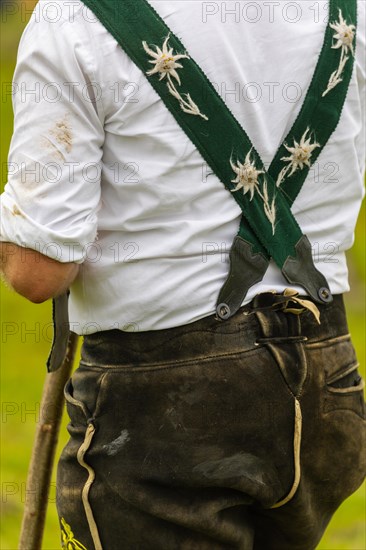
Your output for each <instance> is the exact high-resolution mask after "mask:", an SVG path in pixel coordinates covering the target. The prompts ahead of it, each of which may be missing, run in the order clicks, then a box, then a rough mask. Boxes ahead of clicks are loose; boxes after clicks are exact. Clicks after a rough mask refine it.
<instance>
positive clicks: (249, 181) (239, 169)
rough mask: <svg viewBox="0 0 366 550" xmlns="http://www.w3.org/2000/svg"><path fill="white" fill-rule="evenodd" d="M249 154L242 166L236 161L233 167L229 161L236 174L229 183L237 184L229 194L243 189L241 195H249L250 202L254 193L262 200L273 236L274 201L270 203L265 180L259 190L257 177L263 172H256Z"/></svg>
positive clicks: (274, 219)
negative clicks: (261, 188)
mask: <svg viewBox="0 0 366 550" xmlns="http://www.w3.org/2000/svg"><path fill="white" fill-rule="evenodd" d="M251 152H252V150H250V151H249V153H248V154H247V155H246V157H245V161H244V164H242V163H241V162H239V161H238V160H237V161H236V166H235V164H234V163H233V161H232V160H231V159H230V166H231V168H232V170H233V171H234V172H235V174H236V178H235V179H234V180H231V182H232V183H236V184H237V185H236V187H235V189H232V190H231V192H232V193H235V191H239V189H243V195H245V194H246V193H250V200H252V199H253V197H254V193H255V192H257V193H258V195H259V196H260V197H261V199H262V200H263V208H264V213H265V215H266V217H267V219H268V220H269V221H270V222H271V225H272V232H273V234H274V232H275V221H276V205H275V199H274V198H273V199H272V202H271V203H270V200H269V196H268V188H267V182H266V180H264V183H263V193H262V192H261V190H260V188H259V182H258V177H259V176H260V175H261V174H264V173H265V172H264V170H257V168H256V166H255V163H254V162H253V161H252V160H251V158H250V155H251Z"/></svg>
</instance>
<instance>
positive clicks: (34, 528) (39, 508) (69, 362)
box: [19, 295, 78, 550]
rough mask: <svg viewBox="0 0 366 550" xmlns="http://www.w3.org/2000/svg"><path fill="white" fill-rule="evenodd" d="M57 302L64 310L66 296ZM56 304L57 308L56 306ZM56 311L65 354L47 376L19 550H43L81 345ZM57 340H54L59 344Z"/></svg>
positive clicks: (32, 458)
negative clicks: (67, 390) (68, 387)
mask: <svg viewBox="0 0 366 550" xmlns="http://www.w3.org/2000/svg"><path fill="white" fill-rule="evenodd" d="M57 300H60V301H61V308H62V306H64V305H65V300H66V305H67V296H66V295H63V296H62V297H60V299H59V298H57V299H56V300H55V302H57ZM55 302H54V306H55V305H56V304H55ZM63 302H64V303H63ZM55 310H56V308H55V309H54V320H55V331H56V330H57V329H58V330H59V331H60V327H61V333H62V332H63V334H61V348H62V347H64V350H63V351H64V353H63V354H62V349H61V350H60V349H57V350H56V351H57V353H58V358H59V363H60V366H59V367H58V366H56V368H55V367H53V368H51V369H50V370H52V371H53V372H49V373H48V374H47V375H46V380H45V384H44V387H43V393H42V400H41V408H40V421H39V423H38V425H37V429H36V435H35V441H34V446H33V450H32V456H31V461H30V465H29V470H28V477H27V485H26V488H27V499H26V503H25V507H24V513H23V521H22V527H21V533H20V540H19V550H41V545H42V538H43V531H44V524H45V519H46V512H47V502H48V495H49V490H50V481H51V475H52V470H53V463H54V458H55V452H56V446H57V441H58V433H59V430H60V424H61V418H62V411H63V404H64V396H63V389H64V386H65V384H66V382H67V380H68V378H69V377H70V375H71V371H72V366H73V362H74V358H75V353H76V348H77V343H78V336H77V334H75V333H73V332H69V329H68V322H67V328H66V324H65V325H64V329H62V325H60V324H57V313H56V311H55ZM64 312H65V310H64ZM64 312H63V313H64ZM56 336H57V334H56ZM56 336H55V340H56V341H57V338H56ZM58 336H60V334H58ZM62 339H63V342H62ZM59 343H60V339H59V342H58V344H59ZM58 344H57V346H58ZM55 348H56V345H55V342H54V346H53V349H52V352H51V357H52V354H53V352H54V351H55ZM60 352H61V355H60ZM56 369H57V370H56Z"/></svg>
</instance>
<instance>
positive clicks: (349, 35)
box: [322, 10, 356, 97]
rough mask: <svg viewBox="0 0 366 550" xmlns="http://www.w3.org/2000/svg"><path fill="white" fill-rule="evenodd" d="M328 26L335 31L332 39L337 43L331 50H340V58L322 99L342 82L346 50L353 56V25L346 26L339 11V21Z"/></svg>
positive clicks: (347, 58)
mask: <svg viewBox="0 0 366 550" xmlns="http://www.w3.org/2000/svg"><path fill="white" fill-rule="evenodd" d="M329 26H330V27H331V28H332V29H333V30H335V31H336V32H335V34H334V35H333V39H334V40H336V41H337V42H336V43H335V44H333V46H332V49H335V50H337V49H339V48H340V49H341V58H340V60H339V65H338V68H337V69H336V70H335V71H333V72H332V74H331V75H330V78H329V82H328V85H327V88H326V90H325V91H324V92H323V94H322V97H324V96H326V95H327V94H328V93H329V92H330V91H331V90H333V88H335V87H336V86H337V85H338V84H339V83H340V82H342V74H343V71H344V68H345V66H346V63H347V61H348V60H349V57H348V56H347V54H348V50H350V51H351V53H352V55H354V49H353V41H354V38H355V34H356V33H355V31H356V27H355V25H347V22H346V20H345V19H343V16H342V11H341V10H339V21H336V22H334V23H330V24H329Z"/></svg>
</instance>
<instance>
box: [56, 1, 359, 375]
mask: <svg viewBox="0 0 366 550" xmlns="http://www.w3.org/2000/svg"><path fill="white" fill-rule="evenodd" d="M83 3H84V4H85V5H86V6H88V7H89V8H90V9H91V10H92V11H93V12H94V14H95V15H96V17H97V18H98V19H99V21H100V22H101V23H102V24H103V25H104V26H105V28H106V29H107V30H108V31H109V32H110V33H111V34H112V36H113V37H114V38H115V39H116V40H117V42H118V43H119V44H120V46H121V47H122V48H123V50H124V51H125V52H126V53H127V55H128V56H129V57H130V58H131V60H132V61H133V62H134V63H135V64H136V65H137V66H138V67H139V68H140V69H141V70H142V71H143V72H144V73H145V74H146V77H147V78H148V79H149V82H150V84H151V85H152V86H153V88H154V89H155V91H156V92H157V93H158V94H159V96H160V98H161V99H162V101H163V102H164V104H165V105H166V107H167V108H168V110H169V111H170V112H171V114H172V115H173V117H174V118H175V120H176V121H177V123H178V124H179V126H180V127H181V128H182V130H183V131H184V132H185V133H186V134H187V136H188V137H189V138H190V140H191V141H192V143H193V144H194V145H195V146H196V148H197V149H198V151H199V152H200V153H201V155H202V157H203V158H204V159H205V161H206V162H207V164H208V165H209V166H210V168H211V169H212V170H213V172H214V173H215V174H216V176H217V177H218V178H219V179H220V180H221V181H222V183H223V184H224V185H225V187H226V189H227V190H228V191H229V192H230V194H231V195H232V197H233V198H234V199H235V200H236V201H237V203H238V204H239V206H240V208H241V210H242V218H241V222H240V228H239V232H238V235H237V236H236V237H235V239H234V242H233V245H232V248H231V252H230V272H229V275H228V278H227V280H226V282H225V284H224V286H223V288H222V289H221V291H220V294H219V298H218V302H217V310H216V311H217V315H218V316H219V317H220V318H221V319H227V318H229V317H230V316H231V315H233V314H234V313H235V312H236V311H237V310H238V309H239V307H240V306H241V303H242V302H243V300H244V298H245V296H246V294H247V292H248V290H249V288H250V287H251V286H253V285H254V284H255V283H257V282H259V281H261V280H262V278H263V276H264V274H265V272H266V270H267V267H268V264H269V261H270V259H271V258H273V260H274V261H275V263H276V264H277V265H278V267H279V268H280V269H281V271H282V274H283V275H284V277H285V279H286V280H287V281H288V282H289V283H290V284H297V285H300V286H302V287H303V288H304V289H305V291H306V293H307V294H308V295H309V296H310V297H311V298H312V299H313V300H314V301H315V302H318V303H327V302H330V301H331V300H332V296H331V293H330V290H329V287H328V283H327V281H326V279H325V277H324V276H323V275H322V274H321V273H320V272H319V271H318V270H317V269H316V268H315V266H314V262H313V258H312V250H311V244H310V242H309V240H308V238H307V237H306V235H303V234H302V231H301V229H300V227H299V225H298V223H297V221H296V220H295V218H294V216H293V214H292V212H291V206H292V204H293V202H294V200H295V199H296V197H297V195H298V193H299V192H300V190H301V187H302V185H303V183H304V181H305V180H306V177H307V175H308V173H309V170H310V168H311V166H312V164H313V163H314V162H315V161H316V159H317V158H318V157H319V155H320V153H321V151H322V149H323V147H324V146H325V145H326V143H327V141H328V140H329V138H330V136H331V135H332V133H333V131H334V130H335V128H336V127H337V124H338V122H339V119H340V116H341V113H342V108H343V105H344V102H345V99H346V95H347V91H348V87H349V84H350V80H351V77H352V71H353V65H354V48H355V35H356V20H357V0H329V20H328V24H327V28H326V32H325V37H324V42H323V46H322V50H321V53H320V56H319V59H318V63H317V66H316V69H315V72H314V75H313V78H312V81H311V84H310V86H309V89H308V91H307V94H306V97H305V100H304V103H303V105H302V108H301V110H300V113H299V115H298V117H297V119H296V120H295V122H294V124H293V126H292V128H291V130H290V132H289V133H288V135H287V136H286V138H285V139H284V141H283V142H282V144H281V145H280V147H279V149H278V151H277V153H276V155H275V157H274V159H273V161H272V163H271V165H270V166H269V168H268V169H267V170H266V169H265V167H264V164H263V162H262V160H261V158H260V156H259V154H258V152H257V151H256V150H255V147H254V145H253V144H252V142H251V141H250V138H249V137H248V135H247V133H246V132H245V130H244V129H243V128H242V126H241V125H240V123H239V122H238V121H237V120H236V119H235V117H234V116H233V114H232V113H231V111H230V110H229V108H228V107H227V106H226V104H225V103H224V101H223V100H222V99H221V97H220V96H219V95H218V93H217V92H216V90H215V88H214V87H213V85H212V84H211V82H210V81H209V80H208V78H207V77H206V75H205V74H204V73H203V71H202V70H201V68H200V67H199V66H198V65H197V63H196V62H195V61H194V60H193V59H192V58H191V57H189V55H188V54H187V52H186V50H185V47H184V46H183V44H182V43H181V41H180V40H179V39H178V38H177V37H176V36H175V35H174V34H173V33H172V31H171V30H170V29H169V28H168V26H167V25H166V23H165V22H164V21H163V19H162V18H161V17H160V16H159V15H158V14H157V12H156V11H155V10H154V8H153V7H152V6H151V5H150V4H149V3H148V2H147V1H146V0H83ZM342 29H343V31H342ZM341 31H342V32H343V34H342V32H341ZM347 33H348V34H347ZM55 312H57V300H56V303H55ZM53 355H55V354H53ZM49 363H51V366H50V364H49V365H48V366H49V369H50V370H55V369H54V368H52V363H53V361H52V352H51V361H50V360H49Z"/></svg>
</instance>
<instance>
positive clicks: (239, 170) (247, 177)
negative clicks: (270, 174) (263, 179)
mask: <svg viewBox="0 0 366 550" xmlns="http://www.w3.org/2000/svg"><path fill="white" fill-rule="evenodd" d="M251 152H252V151H251V150H250V151H249V153H248V154H247V156H246V157H245V161H244V164H241V163H240V162H239V161H236V164H237V166H235V164H234V163H233V162H232V160H231V159H230V165H231V168H232V169H233V171H234V172H235V174H236V178H235V179H234V180H231V182H232V183H236V184H237V186H236V187H235V189H232V190H231V192H232V193H234V192H235V191H238V190H239V189H243V194H244V195H245V194H246V193H250V200H252V199H253V196H254V192H255V190H256V189H258V176H259V175H260V174H264V170H257V168H256V166H255V163H254V162H252V161H251V159H250V154H251Z"/></svg>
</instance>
